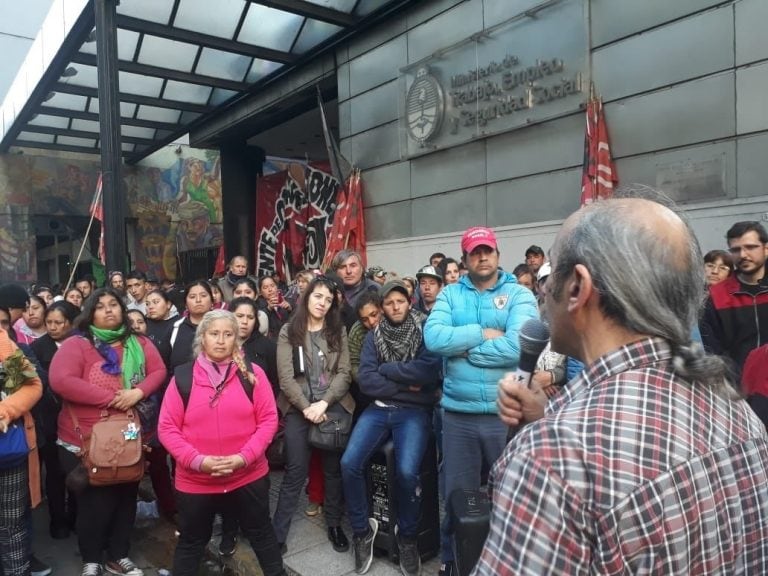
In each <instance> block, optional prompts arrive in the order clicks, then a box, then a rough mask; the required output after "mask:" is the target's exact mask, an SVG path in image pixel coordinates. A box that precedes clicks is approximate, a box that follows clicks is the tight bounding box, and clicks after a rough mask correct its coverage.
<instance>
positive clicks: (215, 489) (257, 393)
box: [158, 360, 277, 494]
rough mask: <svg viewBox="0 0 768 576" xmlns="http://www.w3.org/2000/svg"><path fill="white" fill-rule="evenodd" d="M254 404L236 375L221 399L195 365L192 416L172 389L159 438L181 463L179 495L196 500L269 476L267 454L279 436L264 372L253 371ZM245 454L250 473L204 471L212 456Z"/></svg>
mask: <svg viewBox="0 0 768 576" xmlns="http://www.w3.org/2000/svg"><path fill="white" fill-rule="evenodd" d="M253 373H254V376H255V377H256V379H255V385H254V389H253V403H251V402H250V401H249V400H248V396H247V395H246V393H245V390H244V389H243V385H242V384H241V383H240V380H239V378H238V376H237V371H236V370H232V372H231V374H230V376H229V378H228V379H227V381H226V383H225V384H224V387H223V389H222V391H221V393H220V394H219V396H218V399H217V401H216V402H215V403H213V404H214V405H213V406H211V404H212V402H211V399H212V398H213V397H214V395H215V393H216V390H215V388H214V386H213V384H211V382H210V379H209V378H208V373H207V372H206V370H205V368H204V367H203V366H202V365H201V364H200V361H199V360H196V361H195V364H194V367H193V369H192V390H191V392H190V395H189V403H188V405H187V408H186V410H185V409H184V403H183V401H182V399H181V395H180V394H179V390H178V388H177V387H176V379H175V378H174V379H172V380H171V382H170V384H169V385H168V389H167V390H166V392H165V397H164V398H163V405H162V407H161V408H160V421H159V424H158V435H159V437H160V442H161V443H162V444H163V446H165V448H166V449H167V450H168V452H169V453H170V454H171V456H173V457H174V459H175V460H176V463H177V465H178V466H177V468H176V489H177V490H179V491H181V492H187V493H191V494H220V493H224V492H231V491H232V490H235V489H237V488H240V487H241V486H245V485H246V484H249V483H251V482H253V481H255V480H258V479H259V478H261V477H263V476H265V475H266V474H267V473H268V472H269V465H268V463H267V458H266V456H265V453H266V451H267V448H268V447H269V444H270V443H271V442H272V438H273V437H274V435H275V432H276V431H277V408H276V406H275V399H274V396H273V393H272V387H271V386H270V385H269V380H268V379H267V376H266V374H264V371H263V370H262V369H261V368H259V367H258V366H256V365H253ZM233 454H239V455H240V456H242V457H243V459H244V460H245V467H244V468H241V469H240V470H236V471H235V472H234V473H232V474H231V475H229V476H220V477H214V476H211V475H210V474H206V473H204V472H202V471H201V470H200V467H201V465H202V462H203V458H205V457H206V456H230V455H233Z"/></svg>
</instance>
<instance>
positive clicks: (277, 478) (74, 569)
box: [33, 471, 440, 576]
mask: <svg viewBox="0 0 768 576" xmlns="http://www.w3.org/2000/svg"><path fill="white" fill-rule="evenodd" d="M282 476H283V475H282V472H279V471H275V472H271V481H272V487H271V490H270V503H271V507H272V511H274V509H275V506H276V504H277V496H278V493H279V492H280V482H281V481H282ZM306 506H307V498H306V495H304V494H302V498H301V499H300V501H299V506H298V508H297V509H296V514H295V515H294V517H293V522H292V524H291V531H290V534H289V535H288V542H287V543H286V544H287V546H288V553H287V554H286V555H285V556H284V561H285V566H286V570H287V572H288V574H289V575H290V576H347V575H350V576H351V575H353V574H355V571H354V567H355V565H354V557H353V555H352V550H351V546H350V551H349V552H346V553H343V554H341V553H338V552H336V551H334V550H333V548H332V547H331V544H330V542H328V537H327V535H326V528H325V521H324V518H323V515H322V514H320V515H318V516H315V517H313V518H310V517H308V516H306V515H305V514H304V510H305V508H306ZM34 526H35V536H34V541H33V551H34V553H35V555H36V556H37V557H38V558H39V559H40V560H42V561H43V562H45V563H46V564H48V565H50V566H51V567H52V568H53V576H78V575H79V574H80V570H81V568H82V561H81V559H80V556H79V554H78V551H77V537H76V536H75V535H74V534H73V535H71V536H70V537H69V538H68V539H67V540H53V539H52V538H51V537H50V535H49V534H48V513H47V511H46V510H45V509H44V507H40V508H38V510H36V511H35V512H34ZM344 531H345V532H346V534H347V536H348V537H349V539H350V542H351V540H352V533H351V530H350V528H349V524H346V520H345V525H344ZM217 543H218V536H215V537H214V539H213V540H212V542H211V545H210V546H209V552H210V554H209V558H208V559H207V561H206V563H205V564H204V565H203V566H202V567H201V571H200V576H214V575H216V576H218V575H221V576H261V575H262V572H261V569H260V568H259V565H258V562H257V561H256V557H255V555H254V554H253V551H252V550H251V548H250V546H249V545H248V542H247V540H244V539H243V538H241V539H240V540H239V541H238V546H237V551H236V553H235V555H234V556H233V557H232V558H230V559H227V560H226V561H224V563H223V564H222V563H221V561H220V560H219V559H218V558H217V557H216V554H215V550H216V547H217ZM175 546H176V535H175V526H174V525H173V524H171V523H169V522H167V521H165V520H163V519H153V520H137V522H136V527H135V529H134V535H133V540H132V549H131V558H132V559H133V560H134V562H136V564H137V565H138V566H139V567H141V568H142V569H143V570H144V574H145V576H158V570H159V569H162V568H164V569H166V570H170V568H171V564H172V559H173V551H174V548H175ZM439 567H440V563H439V559H437V558H433V559H431V560H430V561H428V562H425V563H424V564H423V569H422V574H423V576H434V575H436V574H437V572H438V569H439ZM368 574H369V575H370V576H398V575H399V574H400V568H399V566H397V565H395V564H392V563H391V562H390V561H389V560H388V559H387V558H386V557H384V556H381V557H376V558H374V561H373V564H372V565H371V569H370V570H369V571H368Z"/></svg>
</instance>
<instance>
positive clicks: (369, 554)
mask: <svg viewBox="0 0 768 576" xmlns="http://www.w3.org/2000/svg"><path fill="white" fill-rule="evenodd" d="M378 531H379V522H378V521H377V520H376V519H375V518H368V534H366V535H365V536H363V537H357V536H355V537H354V538H353V539H352V541H353V546H354V548H355V572H357V573H358V574H365V573H366V572H368V569H369V568H370V567H371V562H373V541H374V540H375V539H376V533H377V532H378Z"/></svg>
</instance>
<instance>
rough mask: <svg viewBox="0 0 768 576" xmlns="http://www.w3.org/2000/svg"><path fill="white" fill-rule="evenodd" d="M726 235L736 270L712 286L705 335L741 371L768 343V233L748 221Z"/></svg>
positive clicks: (712, 347) (707, 342)
mask: <svg viewBox="0 0 768 576" xmlns="http://www.w3.org/2000/svg"><path fill="white" fill-rule="evenodd" d="M725 237H726V239H727V240H728V250H729V252H730V253H731V254H732V255H733V260H734V262H735V265H736V274H733V275H731V276H730V277H728V278H726V279H725V280H724V281H722V282H720V283H719V284H715V285H714V286H712V287H711V288H710V291H709V299H708V300H707V304H706V309H705V311H704V317H703V319H702V321H701V336H702V339H703V341H704V346H705V347H706V348H707V350H708V351H710V352H712V353H714V354H718V355H720V356H726V357H727V358H729V359H730V360H732V361H733V363H734V365H735V366H734V368H735V371H736V374H741V370H742V368H743V366H744V361H745V360H746V358H747V355H748V354H749V353H750V352H751V351H752V350H753V349H755V348H759V347H760V346H761V345H762V344H766V343H768V278H766V276H765V261H766V258H768V233H766V230H765V228H764V227H763V225H762V224H760V223H759V222H749V221H747V222H737V223H736V224H734V225H733V226H731V228H730V230H728V232H727V233H726V236H725ZM702 282H703V280H702ZM735 381H736V382H738V379H737V380H735Z"/></svg>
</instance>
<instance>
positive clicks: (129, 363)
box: [89, 326, 146, 390]
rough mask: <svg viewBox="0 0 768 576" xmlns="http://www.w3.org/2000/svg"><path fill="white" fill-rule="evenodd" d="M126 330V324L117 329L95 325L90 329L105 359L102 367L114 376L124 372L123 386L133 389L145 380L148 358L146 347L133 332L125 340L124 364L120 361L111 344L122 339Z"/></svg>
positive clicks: (126, 388)
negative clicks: (142, 345) (146, 356)
mask: <svg viewBox="0 0 768 576" xmlns="http://www.w3.org/2000/svg"><path fill="white" fill-rule="evenodd" d="M126 330H127V328H126V327H125V326H121V327H120V328H118V329H117V330H106V329H104V328H96V327H95V326H90V327H89V331H90V332H91V334H92V335H93V337H94V339H95V342H94V344H95V346H96V350H98V351H99V354H101V355H102V357H103V358H104V360H105V362H104V365H103V366H102V367H101V369H102V370H103V371H104V372H106V373H107V374H112V375H114V376H116V375H118V374H120V373H121V372H122V374H123V388H124V389H125V390H131V389H132V388H134V387H135V386H136V385H138V384H139V382H141V381H142V380H144V373H145V371H144V365H145V363H146V359H145V358H144V349H143V348H142V347H141V344H139V339H138V338H136V336H134V335H133V334H131V335H130V336H128V338H125V340H123V361H122V365H121V363H120V362H119V361H118V356H117V352H116V351H115V349H114V348H112V346H110V344H111V343H113V342H116V341H118V340H122V339H123V337H124V336H125V332H126Z"/></svg>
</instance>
